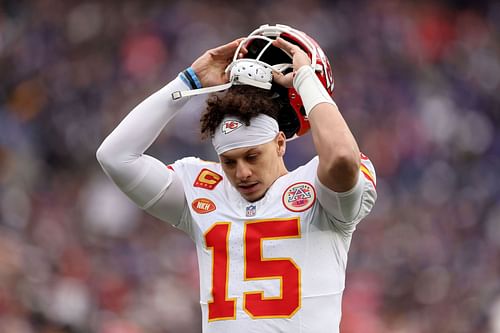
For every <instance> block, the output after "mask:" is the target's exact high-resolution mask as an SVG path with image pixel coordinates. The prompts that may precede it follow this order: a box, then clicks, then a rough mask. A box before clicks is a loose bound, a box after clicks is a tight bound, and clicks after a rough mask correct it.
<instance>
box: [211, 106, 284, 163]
mask: <svg viewBox="0 0 500 333" xmlns="http://www.w3.org/2000/svg"><path fill="white" fill-rule="evenodd" d="M278 133H279V126H278V122H277V121H276V120H275V119H273V118H272V117H269V116H267V115H265V114H260V115H258V116H257V117H254V118H252V119H251V120H250V126H246V125H245V123H243V122H242V121H240V120H238V118H237V117H231V116H226V117H225V118H224V119H223V120H222V122H221V124H220V125H219V127H218V128H217V130H216V131H215V133H214V136H213V138H212V144H213V146H214V148H215V151H216V152H217V154H218V155H220V154H223V153H225V152H226V151H228V150H231V149H236V148H244V147H251V146H257V145H261V144H264V143H268V142H269V141H271V140H273V139H274V138H276V135H278Z"/></svg>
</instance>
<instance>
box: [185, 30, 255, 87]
mask: <svg viewBox="0 0 500 333" xmlns="http://www.w3.org/2000/svg"><path fill="white" fill-rule="evenodd" d="M242 40H243V38H238V39H236V40H234V41H232V42H230V43H227V44H225V45H222V46H219V47H216V48H213V49H210V50H208V51H206V52H205V53H203V55H201V56H200V57H199V58H198V59H196V60H195V61H194V62H193V64H192V65H191V68H192V69H193V70H194V72H195V73H196V76H197V77H198V79H199V80H200V82H201V85H202V86H203V87H211V86H216V85H219V84H224V83H227V82H229V77H228V74H227V73H225V69H226V67H227V66H228V65H229V64H230V63H231V61H232V60H233V56H234V52H236V49H237V48H238V45H240V43H241V41H242ZM246 53H247V50H246V48H245V47H244V46H243V47H242V48H241V49H240V54H239V55H238V56H239V58H241V57H242V56H243V55H245V54H246Z"/></svg>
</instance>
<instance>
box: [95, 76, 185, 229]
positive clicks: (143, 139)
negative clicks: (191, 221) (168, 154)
mask: <svg viewBox="0 0 500 333" xmlns="http://www.w3.org/2000/svg"><path fill="white" fill-rule="evenodd" d="M186 88H189V87H187V86H186V84H185V83H184V82H183V81H182V79H181V78H179V77H177V78H176V79H175V80H173V81H172V82H170V83H169V84H167V85H166V86H165V87H163V88H162V89H160V90H159V91H157V92H155V93H154V94H153V95H151V96H149V97H148V98H146V99H145V100H144V101H143V102H141V103H140V104H139V105H138V106H136V107H135V108H134V109H133V110H132V111H131V112H130V113H129V114H128V115H127V116H126V117H125V119H123V121H122V122H121V123H120V124H119V125H118V126H117V127H116V128H115V129H114V130H113V132H112V133H111V134H110V135H109V136H108V137H107V138H106V139H105V140H104V142H103V143H102V144H101V146H100V147H99V149H98V150H97V154H96V156H97V160H98V161H99V163H100V164H101V166H102V168H103V169H104V171H105V172H106V174H107V175H108V176H109V177H110V178H111V179H112V180H113V181H114V182H115V183H116V185H117V186H118V187H119V188H120V189H121V190H122V191H123V192H124V193H125V194H126V195H127V196H128V197H129V198H130V199H132V200H133V201H134V202H135V203H136V204H137V205H139V206H140V207H141V208H143V209H146V210H147V209H148V208H150V207H152V206H155V210H156V212H155V214H154V215H158V214H159V213H158V211H167V213H166V214H167V215H168V216H161V217H160V218H162V219H164V220H168V222H170V223H172V224H175V223H176V222H178V221H176V220H175V219H178V218H180V216H181V214H182V210H183V208H184V205H185V199H184V195H182V193H179V191H178V190H179V184H177V185H176V186H173V187H176V188H177V192H176V194H175V195H165V193H166V192H167V191H168V188H169V187H172V186H171V184H172V182H175V183H177V182H179V183H180V179H177V177H176V175H175V173H174V172H173V171H171V170H169V169H168V168H167V167H166V166H165V164H163V163H162V162H161V161H159V160H157V159H155V158H153V157H151V156H148V155H144V151H146V149H147V148H148V147H149V146H150V145H151V144H152V143H153V141H154V140H155V139H156V138H157V137H158V135H159V134H160V132H161V130H162V129H163V128H164V127H165V125H166V124H167V123H168V122H169V121H170V120H171V119H172V117H173V116H174V115H175V113H176V112H177V111H178V110H179V109H180V108H181V107H182V106H183V105H184V104H185V103H186V101H187V100H188V99H180V100H177V101H174V100H172V97H171V94H172V92H174V91H178V90H186ZM159 200H163V201H165V202H164V205H165V206H166V207H168V208H169V209H161V206H162V204H161V203H159V202H158V201H159Z"/></svg>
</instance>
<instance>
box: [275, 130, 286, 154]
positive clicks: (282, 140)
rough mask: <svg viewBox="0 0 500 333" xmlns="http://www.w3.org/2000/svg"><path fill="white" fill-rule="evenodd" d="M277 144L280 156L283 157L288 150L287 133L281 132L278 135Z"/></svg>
mask: <svg viewBox="0 0 500 333" xmlns="http://www.w3.org/2000/svg"><path fill="white" fill-rule="evenodd" d="M276 144H277V148H278V156H280V157H283V156H284V155H285V151H286V137H285V133H283V132H279V133H278V135H277V136H276Z"/></svg>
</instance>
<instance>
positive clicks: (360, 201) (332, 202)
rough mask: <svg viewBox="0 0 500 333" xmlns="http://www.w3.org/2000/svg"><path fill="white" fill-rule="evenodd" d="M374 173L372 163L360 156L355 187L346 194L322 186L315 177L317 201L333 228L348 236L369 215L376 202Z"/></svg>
mask: <svg viewBox="0 0 500 333" xmlns="http://www.w3.org/2000/svg"><path fill="white" fill-rule="evenodd" d="M376 182H377V178H376V173H375V168H374V167H373V164H372V162H371V161H370V160H369V159H368V157H366V156H365V155H363V154H361V166H360V170H359V175H358V180H357V182H356V185H355V186H354V187H353V188H352V189H351V190H349V191H346V192H335V191H332V190H331V189H329V188H328V187H326V186H325V185H323V184H322V183H321V182H320V181H319V179H318V177H317V176H316V179H315V184H316V188H317V192H318V193H317V195H318V200H319V202H320V204H321V206H322V207H323V209H324V210H325V211H326V213H327V215H328V217H329V219H330V220H331V222H332V223H333V224H334V226H335V227H336V228H337V229H339V230H341V231H342V232H344V233H346V234H349V233H351V232H352V231H354V229H355V228H356V225H357V224H358V223H359V222H360V221H361V220H362V219H363V218H364V217H365V216H366V215H368V213H370V211H371V209H372V208H373V205H374V204H375V201H376V200H377V190H376V184H377V183H376Z"/></svg>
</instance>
